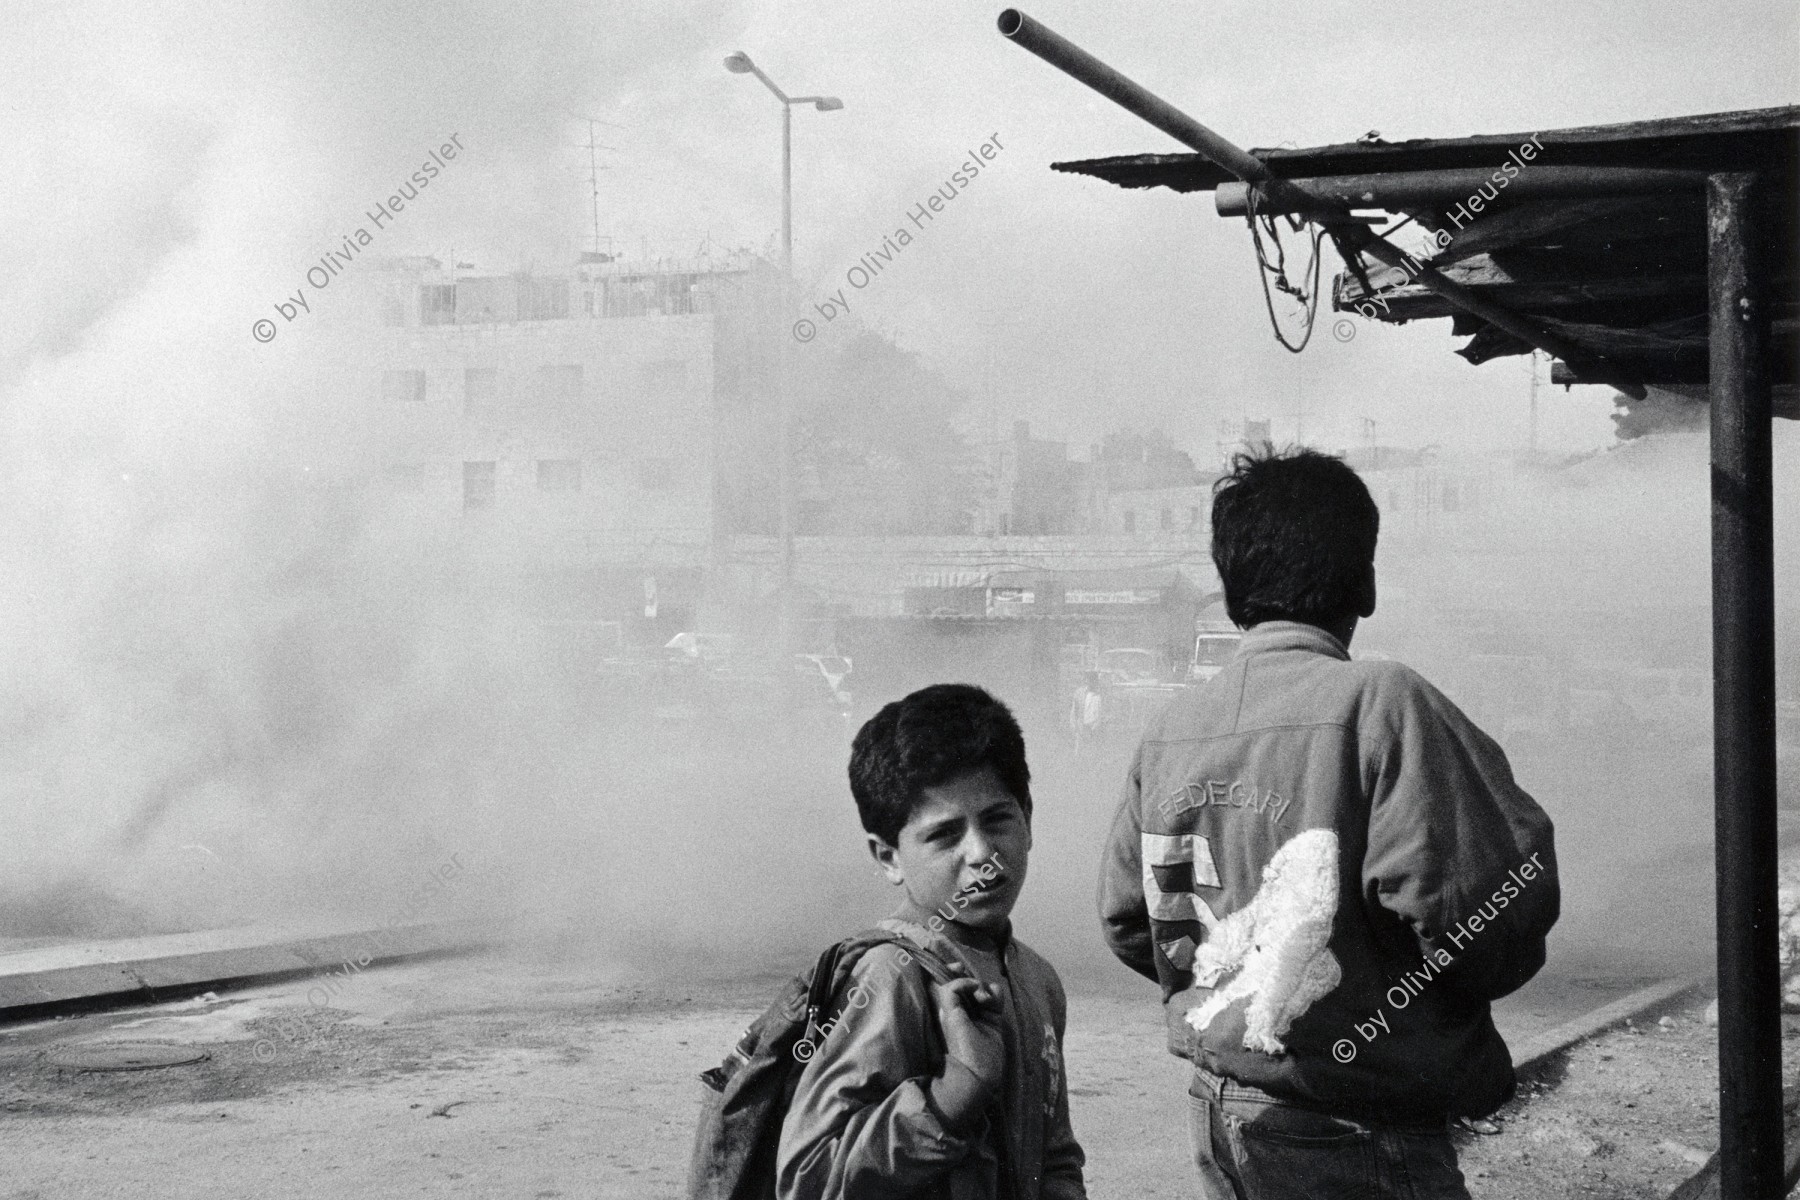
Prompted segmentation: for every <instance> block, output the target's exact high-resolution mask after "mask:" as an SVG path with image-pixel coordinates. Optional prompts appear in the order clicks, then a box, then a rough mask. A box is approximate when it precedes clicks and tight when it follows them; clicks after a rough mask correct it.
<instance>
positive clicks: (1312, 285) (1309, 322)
mask: <svg viewBox="0 0 1800 1200" xmlns="http://www.w3.org/2000/svg"><path fill="white" fill-rule="evenodd" d="M1248 198H1249V212H1248V216H1247V220H1248V221H1249V223H1250V240H1251V242H1252V244H1254V245H1255V247H1256V268H1257V271H1256V273H1257V278H1258V279H1260V280H1261V281H1262V290H1263V307H1264V308H1266V309H1267V310H1268V313H1269V326H1270V328H1272V329H1274V331H1275V340H1276V341H1277V342H1279V343H1281V348H1282V349H1284V350H1286V351H1288V352H1289V353H1290V354H1298V353H1300V352H1301V351H1302V350H1304V349H1306V344H1307V343H1308V342H1310V341H1311V340H1312V333H1313V322H1314V320H1315V319H1316V318H1317V316H1318V312H1319V267H1320V263H1321V255H1320V253H1319V244H1320V243H1321V242H1322V241H1323V240H1324V238H1325V230H1324V229H1323V228H1318V229H1315V230H1314V231H1313V235H1312V239H1311V240H1312V256H1311V261H1310V262H1309V263H1307V264H1306V266H1305V267H1303V268H1301V270H1300V283H1301V286H1296V285H1295V284H1293V283H1292V282H1290V281H1289V279H1288V277H1287V252H1286V250H1285V249H1284V248H1283V247H1282V244H1281V228H1280V226H1279V225H1277V224H1276V218H1275V217H1273V216H1269V215H1266V214H1263V213H1259V212H1257V211H1256V188H1255V187H1254V186H1253V187H1251V188H1250V189H1249V197H1248ZM1288 224H1289V226H1290V227H1291V228H1292V229H1293V231H1294V232H1295V233H1304V232H1305V230H1306V227H1307V225H1308V222H1306V221H1302V220H1299V219H1298V218H1295V217H1289V218H1288ZM1265 231H1266V232H1267V234H1268V238H1269V242H1270V243H1271V244H1273V245H1274V247H1275V261H1274V262H1270V261H1269V252H1268V250H1267V248H1266V247H1265V246H1264V245H1263V235H1264V233H1265ZM1308 276H1310V277H1311V278H1310V280H1309V279H1308ZM1271 279H1273V281H1274V286H1275V290H1276V291H1279V292H1281V293H1282V294H1283V295H1287V296H1292V297H1293V298H1294V299H1295V300H1296V301H1298V302H1299V303H1300V305H1301V307H1302V308H1304V309H1305V310H1306V325H1305V329H1304V331H1303V332H1302V333H1301V335H1300V344H1299V345H1295V344H1294V343H1292V342H1290V341H1288V339H1287V334H1285V333H1284V332H1282V328H1281V320H1280V318H1278V317H1277V316H1276V315H1275V296H1274V293H1273V292H1271V291H1270V290H1269V285H1270V281H1271Z"/></svg>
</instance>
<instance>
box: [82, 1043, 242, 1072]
mask: <svg viewBox="0 0 1800 1200" xmlns="http://www.w3.org/2000/svg"><path fill="white" fill-rule="evenodd" d="M209 1057H210V1055H208V1054H207V1053H206V1051H204V1050H196V1049H194V1048H193V1047H192V1046H176V1045H171V1044H170V1043H168V1042H89V1043H87V1044H86V1045H82V1046H64V1047H63V1048H62V1049H60V1050H53V1051H51V1053H50V1061H51V1062H53V1063H55V1064H56V1065H57V1066H59V1067H68V1068H70V1069H72V1070H76V1071H150V1070H154V1069H155V1068H157V1067H182V1066H186V1065H187V1064H188V1063H197V1062H201V1061H203V1060H205V1059H206V1058H209Z"/></svg>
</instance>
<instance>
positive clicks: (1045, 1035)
mask: <svg viewBox="0 0 1800 1200" xmlns="http://www.w3.org/2000/svg"><path fill="white" fill-rule="evenodd" d="M881 926H882V928H884V929H889V930H892V931H893V932H896V933H899V934H902V935H903V936H905V937H907V938H908V939H910V940H911V941H912V942H913V943H914V944H916V945H920V946H924V947H926V948H927V949H929V950H931V951H932V952H934V953H935V954H937V956H938V957H939V958H941V959H943V960H944V961H945V962H955V961H957V960H961V961H962V962H964V963H966V964H967V965H968V967H969V969H970V970H971V971H972V972H973V973H974V974H975V975H976V976H977V977H978V978H981V979H982V980H984V981H985V982H987V983H990V984H992V985H995V986H996V987H997V988H998V989H999V991H1000V994H1001V996H1002V998H1003V999H1004V1001H1005V1004H1006V1009H1005V1019H1004V1031H1005V1033H1004V1036H1005V1045H1006V1078H1005V1082H1004V1084H1003V1086H1002V1088H1001V1094H1000V1097H999V1098H998V1099H997V1100H996V1101H995V1103H994V1106H993V1107H992V1108H991V1109H990V1110H989V1111H988V1113H987V1114H985V1115H984V1116H983V1118H982V1119H981V1121H980V1123H979V1124H977V1125H976V1126H975V1127H974V1128H972V1129H969V1130H966V1131H962V1132H956V1131H953V1130H952V1129H950V1128H949V1127H947V1126H946V1124H945V1121H944V1119H943V1114H942V1113H941V1112H940V1111H939V1110H938V1108H937V1106H936V1105H935V1104H934V1103H933V1100H932V1095H931V1087H932V1083H931V1081H932V1078H933V1077H934V1076H935V1075H936V1074H937V1072H938V1071H939V1070H940V1069H941V1067H942V1065H943V1062H944V1042H943V1035H942V1033H941V1032H939V1030H938V1025H937V1015H936V1012H935V1010H934V1008H933V1003H932V998H931V981H930V978H929V977H928V976H927V975H926V974H925V972H924V970H923V969H922V968H921V967H920V966H919V964H918V962H917V961H916V960H914V959H911V956H910V955H908V954H907V953H906V951H905V949H904V948H903V947H900V946H896V945H893V944H887V945H881V946H877V947H875V948H874V949H872V950H870V951H869V952H868V953H867V954H866V955H864V956H863V958H862V959H860V960H859V961H858V962H857V964H856V966H855V968H854V969H853V971H852V978H853V979H854V981H855V982H854V983H853V984H852V986H851V987H850V988H849V989H847V1000H848V1004H847V1005H846V1007H845V1009H844V1011H843V1013H842V1014H841V1015H840V1017H839V1019H838V1021H837V1024H836V1025H834V1026H833V1027H832V1028H831V1030H830V1031H829V1032H828V1033H827V1034H826V1035H825V1037H824V1040H823V1044H822V1045H821V1046H820V1047H819V1049H818V1050H817V1052H816V1053H815V1054H814V1056H813V1058H812V1060H811V1061H810V1062H809V1063H807V1065H806V1068H805V1070H804V1071H803V1072H802V1073H801V1076H800V1084H799V1087H798V1089H797V1090H796V1091H795V1093H794V1099H793V1103H792V1104H791V1105H790V1106H789V1108H788V1114H787V1119H786V1121H785V1122H784V1123H783V1125H782V1129H781V1147H780V1150H779V1152H778V1155H777V1158H776V1170H777V1190H776V1194H777V1196H778V1197H779V1198H780V1200H881V1198H882V1197H916V1198H926V1197H931V1198H937V1197H941V1198H943V1200H1080V1198H1081V1197H1084V1196H1086V1195H1087V1192H1086V1190H1085V1189H1084V1187H1083V1185H1082V1179H1081V1167H1082V1163H1083V1161H1084V1160H1083V1156H1082V1153H1081V1147H1080V1146H1079V1145H1078V1144H1077V1143H1076V1141H1075V1135H1074V1132H1073V1131H1072V1130H1071V1129H1070V1128H1069V1097H1068V1083H1067V1080H1066V1079H1065V1078H1064V1074H1063V1069H1062V1037H1063V1023H1064V1017H1065V1012H1066V1005H1065V1003H1064V998H1063V989H1062V982H1061V981H1060V980H1059V979H1058V978H1057V977H1056V972H1055V970H1054V969H1052V968H1051V966H1050V964H1049V963H1047V962H1045V961H1044V959H1043V958H1042V957H1041V956H1039V955H1038V954H1037V952H1036V951H1034V950H1032V949H1031V948H1030V947H1028V946H1026V945H1024V944H1023V943H1021V942H1018V941H1015V940H1011V939H1008V941H1007V944H1006V946H1005V948H1004V950H1003V951H1001V952H999V953H995V954H986V953H982V952H980V951H976V950H971V949H969V948H968V947H965V946H962V945H959V944H958V943H956V942H952V941H950V940H949V939H948V938H945V937H943V936H941V935H939V934H935V933H932V932H930V931H929V930H927V929H924V928H922V927H920V926H918V925H913V924H910V923H908V922H904V921H898V920H887V921H883V922H881ZM1008 1163H1010V1169H1008V1168H1007V1164H1008Z"/></svg>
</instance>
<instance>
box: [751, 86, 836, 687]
mask: <svg viewBox="0 0 1800 1200" xmlns="http://www.w3.org/2000/svg"><path fill="white" fill-rule="evenodd" d="M725 69H726V70H727V71H730V72H731V73H732V74H734V75H754V76H756V77H757V78H758V79H760V80H762V84H763V86H764V87H766V88H768V89H769V91H771V92H772V93H774V95H775V98H776V99H777V100H779V101H781V330H780V332H779V333H777V334H776V337H777V339H778V341H777V349H776V393H777V400H778V406H779V409H780V420H781V447H780V450H779V452H778V453H779V462H778V464H777V473H778V478H779V481H780V482H779V498H778V501H777V502H778V503H779V505H780V508H781V512H780V517H779V520H780V528H781V635H780V636H781V642H782V647H781V649H782V656H783V657H782V672H783V676H784V678H785V676H786V675H787V674H789V673H790V672H789V669H788V662H787V658H786V656H787V654H788V653H789V652H791V651H792V649H793V638H794V628H793V588H794V469H793V424H794V419H793V416H794V415H793V402H792V400H791V398H790V396H789V394H788V379H787V375H788V372H787V339H788V328H789V326H790V324H791V322H790V321H789V320H788V318H789V316H790V315H791V313H790V311H789V310H790V308H791V304H790V300H789V296H788V290H789V284H790V282H791V277H792V274H793V270H794V105H796V104H810V105H812V106H813V107H814V108H815V109H817V110H818V111H819V112H836V111H837V110H838V109H840V108H843V107H844V102H843V101H842V100H839V99H838V98H837V97H836V96H790V95H788V94H787V93H786V92H784V91H782V90H781V88H779V87H778V86H776V83H775V81H774V80H773V79H770V78H769V77H768V76H767V75H765V74H763V71H762V68H761V67H759V66H757V65H756V64H755V63H754V62H751V61H750V56H749V55H748V54H745V53H744V52H743V51H742V50H739V51H737V52H736V53H733V54H729V55H727V56H726V58H725ZM785 690H787V689H785V688H784V691H785Z"/></svg>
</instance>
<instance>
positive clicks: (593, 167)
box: [569, 113, 625, 255]
mask: <svg viewBox="0 0 1800 1200" xmlns="http://www.w3.org/2000/svg"><path fill="white" fill-rule="evenodd" d="M569 115H570V116H572V117H574V118H576V119H577V120H581V121H586V122H587V127H588V140H587V152H588V194H589V197H590V199H591V201H592V204H593V213H594V250H593V252H594V253H595V254H596V255H598V254H599V253H600V172H602V171H610V170H612V168H611V167H610V166H607V167H603V166H601V165H600V158H599V154H598V151H601V150H610V151H612V152H613V153H615V154H617V153H618V151H619V148H618V147H617V146H608V145H606V144H604V143H603V142H601V141H600V138H599V135H598V134H597V133H596V130H597V129H598V128H599V127H600V126H602V125H604V126H606V127H607V128H608V129H623V128H625V127H624V126H623V125H615V124H614V123H613V122H611V121H602V120H600V119H599V118H598V117H588V116H582V115H581V114H580V113H570V114H569ZM611 240H612V239H611V238H608V239H607V241H608V242H611Z"/></svg>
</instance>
